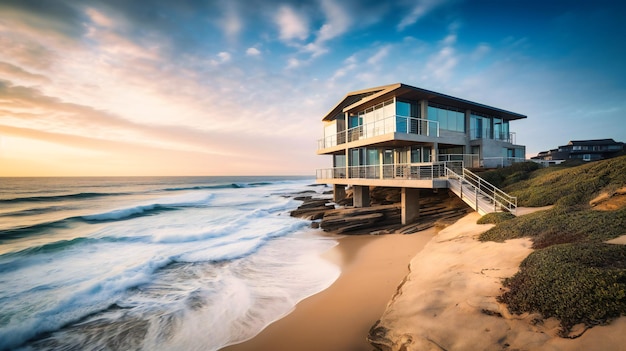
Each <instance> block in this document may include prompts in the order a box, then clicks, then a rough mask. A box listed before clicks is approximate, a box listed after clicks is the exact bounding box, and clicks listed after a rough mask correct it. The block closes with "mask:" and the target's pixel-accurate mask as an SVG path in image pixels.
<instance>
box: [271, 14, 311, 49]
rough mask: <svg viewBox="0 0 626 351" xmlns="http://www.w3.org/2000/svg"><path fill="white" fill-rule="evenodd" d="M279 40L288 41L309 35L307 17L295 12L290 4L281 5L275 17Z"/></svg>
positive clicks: (303, 38)
mask: <svg viewBox="0 0 626 351" xmlns="http://www.w3.org/2000/svg"><path fill="white" fill-rule="evenodd" d="M275 21H276V24H277V25H278V30H279V32H280V34H279V38H280V40H283V41H286V42H290V41H291V40H294V39H298V40H305V39H306V38H308V36H309V24H308V18H307V17H306V16H304V15H303V14H300V13H298V12H296V11H295V10H294V9H293V8H292V7H291V6H288V5H283V6H281V7H280V8H279V9H278V11H277V13H276V17H275Z"/></svg>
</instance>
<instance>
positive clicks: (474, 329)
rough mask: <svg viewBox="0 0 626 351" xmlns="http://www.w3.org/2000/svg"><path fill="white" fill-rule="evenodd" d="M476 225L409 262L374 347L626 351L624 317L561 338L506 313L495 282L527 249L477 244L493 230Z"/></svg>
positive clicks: (453, 229) (536, 321)
mask: <svg viewBox="0 0 626 351" xmlns="http://www.w3.org/2000/svg"><path fill="white" fill-rule="evenodd" d="M478 218H479V215H478V214H476V213H472V214H469V215H467V216H466V217H464V218H462V219H461V220H459V221H458V222H456V223H455V224H454V225H452V226H450V227H448V228H446V229H444V230H442V231H441V232H439V233H438V234H437V236H435V237H434V238H433V239H432V240H431V241H430V242H429V243H428V244H427V245H426V246H425V247H424V249H423V250H422V251H421V252H419V253H418V254H417V255H416V256H415V257H414V258H413V259H412V260H411V266H410V270H411V272H410V273H409V276H408V277H407V279H406V281H405V283H404V284H403V285H402V287H401V288H400V289H399V294H398V295H397V296H396V297H395V298H394V300H393V301H392V302H391V303H390V304H389V307H388V308H387V309H386V311H385V313H384V314H383V316H382V317H381V321H380V323H379V324H378V326H377V328H378V329H377V333H376V335H377V338H376V341H377V342H379V343H380V344H382V345H384V346H385V347H386V349H387V350H390V351H399V350H403V351H412V350H626V318H623V317H622V318H619V319H617V320H615V321H613V322H612V323H611V324H610V325H609V326H599V327H594V328H592V329H589V330H587V331H586V332H585V333H584V334H583V335H582V336H581V337H580V338H577V339H564V338H560V337H558V335H557V333H558V331H559V323H558V321H557V320H555V319H553V318H551V319H548V320H541V318H540V317H541V316H539V315H536V314H534V315H533V314H524V315H519V316H518V315H511V314H509V313H508V310H507V308H506V306H505V305H503V304H500V303H498V302H497V300H496V297H497V296H499V295H500V294H501V293H502V290H501V289H502V284H501V280H502V279H503V278H505V277H510V276H512V275H513V274H515V272H517V271H518V269H519V268H518V267H519V263H520V262H521V261H522V260H523V259H524V258H525V257H526V256H527V255H528V254H530V253H531V252H532V249H531V244H532V243H531V241H530V239H514V240H508V241H506V242H504V243H495V242H484V243H483V242H479V241H478V240H476V237H477V236H478V235H479V234H480V233H482V232H484V231H485V230H487V229H488V228H490V227H491V226H492V225H479V224H476V220H477V219H478ZM579 330H580V331H582V330H583V328H582V326H579ZM573 334H576V333H573Z"/></svg>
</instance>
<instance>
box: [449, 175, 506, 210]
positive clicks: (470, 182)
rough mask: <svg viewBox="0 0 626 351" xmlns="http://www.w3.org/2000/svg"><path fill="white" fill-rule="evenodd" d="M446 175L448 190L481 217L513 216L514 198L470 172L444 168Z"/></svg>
mask: <svg viewBox="0 0 626 351" xmlns="http://www.w3.org/2000/svg"><path fill="white" fill-rule="evenodd" d="M446 175H447V178H448V188H449V189H450V190H452V192H453V193H455V194H456V195H457V196H458V197H460V198H461V200H463V201H465V203H467V204H468V205H469V206H470V207H471V208H473V209H474V210H475V211H476V212H478V213H480V214H481V215H482V216H484V215H486V214H487V213H492V212H500V211H508V212H511V213H512V214H515V212H516V210H517V198H516V197H514V196H510V195H509V194H507V193H505V192H504V191H502V190H500V189H498V188H496V187H495V186H493V185H491V184H490V183H489V182H487V181H486V180H484V179H482V178H481V177H479V176H478V175H476V174H475V173H473V172H471V171H470V170H468V169H466V168H461V169H455V170H452V169H450V168H448V167H446Z"/></svg>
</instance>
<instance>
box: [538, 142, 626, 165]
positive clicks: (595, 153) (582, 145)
mask: <svg viewBox="0 0 626 351" xmlns="http://www.w3.org/2000/svg"><path fill="white" fill-rule="evenodd" d="M623 150H624V143H623V142H618V141H615V140H613V139H595V140H572V141H570V142H568V143H567V145H562V146H559V147H558V148H557V149H552V150H548V151H541V152H540V153H538V154H537V156H534V157H531V159H532V160H540V161H548V162H550V161H551V162H555V163H556V162H557V161H566V160H576V159H578V160H583V161H597V160H603V159H606V158H611V157H613V156H615V155H616V154H618V153H620V152H622V151H623Z"/></svg>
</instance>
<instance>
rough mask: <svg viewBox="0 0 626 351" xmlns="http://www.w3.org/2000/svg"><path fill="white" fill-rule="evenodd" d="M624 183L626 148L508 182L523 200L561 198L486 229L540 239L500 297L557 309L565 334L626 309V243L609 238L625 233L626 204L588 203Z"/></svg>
mask: <svg viewBox="0 0 626 351" xmlns="http://www.w3.org/2000/svg"><path fill="white" fill-rule="evenodd" d="M511 174H515V173H511ZM625 185H626V156H622V157H618V158H614V159H610V160H605V161H598V162H594V163H588V164H584V165H580V166H575V167H554V168H552V167H551V168H544V169H538V170H535V171H532V172H531V173H529V174H527V176H526V179H525V180H522V181H519V182H517V183H513V184H509V185H508V186H507V187H506V188H505V189H504V190H505V191H507V192H509V193H510V194H511V195H514V196H517V197H518V203H519V204H520V206H531V207H535V206H546V205H554V207H553V208H552V209H550V210H546V211H540V212H535V213H532V214H528V215H525V216H520V217H516V218H513V219H510V220H506V221H497V222H496V221H495V220H493V222H491V223H496V224H497V225H496V226H495V227H494V228H492V229H490V230H488V231H486V232H485V233H483V234H482V235H481V236H480V237H479V239H480V240H482V241H500V242H501V241H504V240H508V239H513V238H521V237H530V238H532V240H533V248H534V249H536V251H535V252H533V253H531V254H530V255H529V256H528V257H527V258H526V259H525V260H524V261H523V262H522V264H521V265H520V271H519V272H518V273H517V274H515V275H514V276H513V277H511V278H508V279H506V280H505V282H504V285H505V287H507V288H508V289H509V290H508V291H507V292H505V293H504V294H503V295H502V296H501V297H500V300H501V301H502V302H505V303H507V305H508V307H509V309H510V311H511V312H512V313H523V312H539V313H541V314H542V315H543V316H544V317H545V318H548V317H556V318H558V319H559V320H560V321H561V327H562V333H561V334H562V336H568V335H569V333H570V331H571V328H572V327H573V326H574V325H576V324H579V323H583V324H585V325H586V326H587V327H591V326H594V325H597V324H602V323H606V322H608V321H610V320H611V319H613V318H616V317H619V316H621V315H626V246H625V245H612V244H605V243H603V242H604V241H606V240H609V239H613V238H616V237H619V236H621V235H626V208H621V209H617V210H614V211H597V210H594V209H592V208H591V207H590V205H589V201H590V200H591V199H592V198H594V197H595V196H597V195H598V194H599V193H600V192H603V191H609V192H610V191H612V190H615V189H619V188H621V187H624V186H625ZM485 217H486V216H485ZM488 220H491V219H488Z"/></svg>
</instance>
